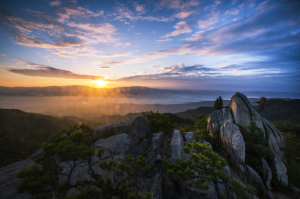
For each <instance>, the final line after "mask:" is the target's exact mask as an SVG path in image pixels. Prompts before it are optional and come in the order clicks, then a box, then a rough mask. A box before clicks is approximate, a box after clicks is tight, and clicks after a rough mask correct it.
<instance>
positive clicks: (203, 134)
mask: <svg viewBox="0 0 300 199" xmlns="http://www.w3.org/2000/svg"><path fill="white" fill-rule="evenodd" d="M191 117H193V118H195V124H194V127H193V132H194V133H195V135H196V136H197V138H198V139H200V140H206V141H208V142H210V141H211V137H210V136H209V130H208V129H207V120H208V115H207V116H205V115H203V114H201V115H199V114H198V115H194V114H192V115H191Z"/></svg>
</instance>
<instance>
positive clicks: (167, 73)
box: [120, 63, 220, 80]
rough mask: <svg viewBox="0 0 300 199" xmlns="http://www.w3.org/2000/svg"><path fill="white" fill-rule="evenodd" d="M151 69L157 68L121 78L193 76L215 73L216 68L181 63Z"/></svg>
mask: <svg viewBox="0 0 300 199" xmlns="http://www.w3.org/2000/svg"><path fill="white" fill-rule="evenodd" d="M149 68H151V69H158V70H157V71H155V72H152V73H150V72H148V71H143V72H135V73H134V75H133V76H130V77H124V78H121V79H120V80H123V79H166V78H180V79H181V78H186V77H191V78H195V77H198V76H203V75H217V74H220V73H218V72H216V69H213V68H208V67H205V66H203V65H201V64H198V65H192V66H185V65H184V64H183V63H180V64H177V65H170V66H165V67H161V66H150V67H149Z"/></svg>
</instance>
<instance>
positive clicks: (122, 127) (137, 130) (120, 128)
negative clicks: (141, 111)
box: [95, 115, 151, 144]
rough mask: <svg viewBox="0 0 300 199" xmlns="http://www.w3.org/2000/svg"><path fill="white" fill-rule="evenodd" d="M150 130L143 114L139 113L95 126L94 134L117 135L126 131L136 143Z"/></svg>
mask: <svg viewBox="0 0 300 199" xmlns="http://www.w3.org/2000/svg"><path fill="white" fill-rule="evenodd" d="M150 132H151V125H150V123H149V121H148V119H147V118H146V117H145V116H142V115H139V116H135V117H131V118H128V119H127V120H125V121H124V122H119V123H115V124H108V125H105V126H101V127H98V128H95V133H96V135H101V134H104V135H117V134H122V133H126V134H128V135H130V136H132V137H133V138H134V140H133V142H134V143H135V144H136V143H137V142H138V141H139V139H141V138H144V137H146V136H147V135H148V134H149V133H150Z"/></svg>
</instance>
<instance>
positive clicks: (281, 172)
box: [272, 155, 288, 186]
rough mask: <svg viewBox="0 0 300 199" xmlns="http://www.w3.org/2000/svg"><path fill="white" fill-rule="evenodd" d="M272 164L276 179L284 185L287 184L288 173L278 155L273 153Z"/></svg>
mask: <svg viewBox="0 0 300 199" xmlns="http://www.w3.org/2000/svg"><path fill="white" fill-rule="evenodd" d="M272 164H273V165H272V166H273V167H274V168H275V170H276V176H277V180H279V181H281V182H282V183H283V184H284V185H285V186H288V175H287V174H286V172H287V169H286V166H285V164H284V163H283V162H282V160H281V159H280V157H278V156H277V155H275V157H274V159H273V161H272Z"/></svg>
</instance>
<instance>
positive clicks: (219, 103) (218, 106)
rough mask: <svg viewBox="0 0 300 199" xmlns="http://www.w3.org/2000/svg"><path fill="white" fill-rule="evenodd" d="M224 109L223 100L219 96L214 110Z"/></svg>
mask: <svg viewBox="0 0 300 199" xmlns="http://www.w3.org/2000/svg"><path fill="white" fill-rule="evenodd" d="M222 108H223V99H222V97H221V96H219V97H218V98H217V99H216V101H215V105H214V110H220V109H222Z"/></svg>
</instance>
